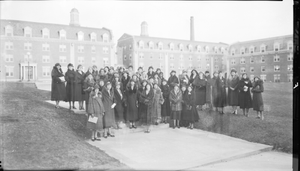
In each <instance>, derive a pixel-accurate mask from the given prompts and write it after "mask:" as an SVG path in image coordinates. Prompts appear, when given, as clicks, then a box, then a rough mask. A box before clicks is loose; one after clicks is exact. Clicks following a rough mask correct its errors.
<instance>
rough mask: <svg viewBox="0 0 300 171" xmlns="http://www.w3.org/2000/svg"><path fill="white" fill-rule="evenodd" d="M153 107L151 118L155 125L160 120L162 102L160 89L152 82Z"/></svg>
mask: <svg viewBox="0 0 300 171" xmlns="http://www.w3.org/2000/svg"><path fill="white" fill-rule="evenodd" d="M153 94H154V97H153V107H152V110H153V112H152V118H153V121H154V122H155V124H156V125H158V123H159V122H160V121H161V105H162V104H163V103H164V98H163V96H162V92H161V89H160V88H159V86H158V84H157V83H154V84H153Z"/></svg>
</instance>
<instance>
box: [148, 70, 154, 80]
mask: <svg viewBox="0 0 300 171" xmlns="http://www.w3.org/2000/svg"><path fill="white" fill-rule="evenodd" d="M147 75H148V78H151V77H152V78H154V75H155V72H154V71H152V72H151V73H150V72H149V71H148V73H147Z"/></svg>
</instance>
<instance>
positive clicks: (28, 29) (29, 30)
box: [24, 27, 32, 37]
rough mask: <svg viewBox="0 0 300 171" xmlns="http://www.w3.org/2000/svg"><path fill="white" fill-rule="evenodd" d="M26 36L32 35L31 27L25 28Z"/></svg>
mask: <svg viewBox="0 0 300 171" xmlns="http://www.w3.org/2000/svg"><path fill="white" fill-rule="evenodd" d="M24 37H32V28H30V27H25V28H24Z"/></svg>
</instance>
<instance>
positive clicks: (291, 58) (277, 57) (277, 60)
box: [231, 53, 294, 65]
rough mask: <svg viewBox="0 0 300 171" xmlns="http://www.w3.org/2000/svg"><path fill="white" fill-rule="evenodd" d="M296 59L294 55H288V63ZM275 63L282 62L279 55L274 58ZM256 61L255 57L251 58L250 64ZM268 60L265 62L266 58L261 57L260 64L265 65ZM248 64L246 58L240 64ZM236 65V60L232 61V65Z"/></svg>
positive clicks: (241, 59)
mask: <svg viewBox="0 0 300 171" xmlns="http://www.w3.org/2000/svg"><path fill="white" fill-rule="evenodd" d="M293 60H294V58H293V54H292V53H290V54H289V55H287V61H293ZM273 61H274V62H280V56H279V55H277V54H276V55H275V56H273ZM254 62H255V60H254V57H251V58H250V63H251V64H252V63H254ZM265 62H266V60H265V57H264V56H261V57H260V63H265ZM245 63H246V59H245V58H240V64H245ZM235 64H236V59H231V65H235Z"/></svg>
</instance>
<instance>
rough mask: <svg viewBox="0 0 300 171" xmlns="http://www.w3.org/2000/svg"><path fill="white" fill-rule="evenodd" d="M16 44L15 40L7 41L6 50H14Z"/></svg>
mask: <svg viewBox="0 0 300 171" xmlns="http://www.w3.org/2000/svg"><path fill="white" fill-rule="evenodd" d="M13 49H14V44H13V42H5V50H13Z"/></svg>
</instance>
